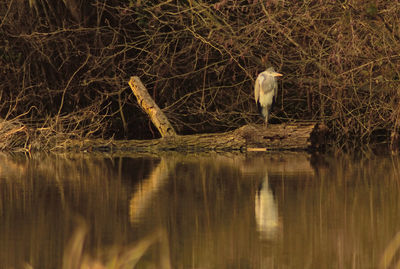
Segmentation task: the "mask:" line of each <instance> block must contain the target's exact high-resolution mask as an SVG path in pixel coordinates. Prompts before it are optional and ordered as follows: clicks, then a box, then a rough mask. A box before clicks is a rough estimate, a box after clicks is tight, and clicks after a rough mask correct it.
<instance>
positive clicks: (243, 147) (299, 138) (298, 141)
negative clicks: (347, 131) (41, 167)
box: [58, 123, 324, 153]
mask: <svg viewBox="0 0 400 269" xmlns="http://www.w3.org/2000/svg"><path fill="white" fill-rule="evenodd" d="M323 133H324V128H321V125H319V124H316V123H293V124H271V125H269V126H268V128H265V126H263V125H245V126H243V127H241V128H239V129H236V130H234V131H229V132H225V133H216V134H196V135H176V136H167V137H164V138H159V139H151V140H110V141H108V142H106V141H104V140H84V141H82V140H81V141H66V143H63V144H62V145H58V146H59V148H58V149H59V150H76V151H94V152H96V151H104V152H115V153H117V152H142V153H144V152H146V153H157V152H163V151H178V152H203V151H216V152H224V151H241V152H246V151H282V150H314V149H318V148H319V147H320V146H321V145H323V143H321V140H320V138H321V137H323V136H321V134H323Z"/></svg>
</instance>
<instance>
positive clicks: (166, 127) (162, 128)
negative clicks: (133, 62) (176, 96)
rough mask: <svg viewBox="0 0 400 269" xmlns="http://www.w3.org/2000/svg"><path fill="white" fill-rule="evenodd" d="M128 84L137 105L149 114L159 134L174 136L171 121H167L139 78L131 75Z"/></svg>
mask: <svg viewBox="0 0 400 269" xmlns="http://www.w3.org/2000/svg"><path fill="white" fill-rule="evenodd" d="M129 86H130V87H131V89H132V92H133V94H134V95H135V96H136V98H137V100H138V103H139V105H140V106H141V108H142V109H143V111H144V112H146V113H147V115H149V117H150V119H151V121H152V122H153V124H154V126H156V128H157V129H158V131H159V132H160V134H161V136H162V137H165V136H175V135H176V132H175V129H174V128H173V127H172V125H171V123H169V120H168V118H167V117H166V116H165V115H164V113H163V112H162V111H161V109H160V108H159V107H158V105H157V104H156V103H155V102H154V100H153V98H151V96H150V95H149V92H148V91H147V89H146V88H145V87H144V85H143V83H142V82H141V81H140V78H139V77H131V79H130V80H129Z"/></svg>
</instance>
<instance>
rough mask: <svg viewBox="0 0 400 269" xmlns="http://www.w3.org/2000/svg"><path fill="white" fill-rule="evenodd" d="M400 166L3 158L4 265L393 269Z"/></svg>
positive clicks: (249, 159)
mask: <svg viewBox="0 0 400 269" xmlns="http://www.w3.org/2000/svg"><path fill="white" fill-rule="evenodd" d="M399 169H400V160H399V158H398V157H392V156H388V157H371V158H368V159H361V160H356V161H354V160H352V159H351V158H349V157H337V158H334V157H329V156H328V157H327V156H319V157H313V158H311V157H310V156H309V155H307V154H302V153H290V154H283V153H282V154H274V155H268V154H265V153H264V154H250V155H247V156H246V155H230V154H228V155H216V154H207V155H206V154H205V155H201V156H199V155H165V156H163V157H143V156H130V157H109V156H99V155H75V156H65V157H63V156H46V155H34V156H31V158H28V157H26V156H24V155H16V156H8V155H0V217H1V221H0V268H30V267H29V266H32V267H33V268H62V266H63V260H64V268H73V265H71V264H69V265H68V262H69V263H71V261H76V262H77V263H78V264H82V263H85V262H86V263H92V264H93V263H95V262H97V263H98V264H99V263H103V264H105V263H106V262H107V261H110V260H113V261H115V260H118V259H119V260H120V261H121V260H124V259H125V260H130V262H131V264H136V267H135V268H378V267H379V266H381V268H394V267H393V266H395V265H396V263H398V262H399V259H398V257H399V253H397V252H398V250H399V249H400V242H399V241H400V235H397V233H398V232H399V231H400V195H399V191H400V186H399V185H400V184H399V182H400V181H399V180H400V176H399V171H400V170H399ZM396 235H397V237H396ZM73 242H75V243H76V244H75V245H73V244H72V243H73ZM83 242H84V245H83V249H82V250H80V249H79V246H81V245H82V243H83ZM82 257H84V259H85V260H84V259H83V258H82ZM88 257H90V259H91V261H90V262H89V261H88V259H89V258H88ZM126 257H130V258H128V259H126ZM81 258H82V259H81ZM385 259H386V263H385ZM108 268H115V267H108Z"/></svg>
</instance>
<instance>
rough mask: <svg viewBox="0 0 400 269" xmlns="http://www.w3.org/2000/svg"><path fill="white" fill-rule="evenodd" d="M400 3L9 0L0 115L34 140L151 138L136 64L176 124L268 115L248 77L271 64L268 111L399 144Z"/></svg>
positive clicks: (337, 137)
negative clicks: (274, 90) (134, 83)
mask: <svg viewBox="0 0 400 269" xmlns="http://www.w3.org/2000/svg"><path fill="white" fill-rule="evenodd" d="M399 11H400V5H399V4H398V3H397V2H396V1H380V0H375V1H344V2H343V1H328V2H326V1H300V2H299V1H279V0H271V1H258V0H253V1H251V0H222V1H213V2H207V1H200V0H192V1H187V2H186V1H176V0H174V1H173V0H168V1H140V0H136V1H134V0H129V1H91V0H66V1H58V2H57V1H56V2H54V1H48V0H32V1H3V2H2V3H0V15H1V16H0V17H1V20H0V29H1V31H0V36H1V38H0V81H1V84H0V87H1V88H0V89H1V95H0V100H1V102H0V116H1V118H3V119H5V120H15V119H18V121H19V122H20V123H22V124H23V125H24V126H26V128H29V129H33V130H34V132H31V133H30V135H31V137H30V139H31V140H30V141H50V140H51V139H53V141H55V140H54V137H58V138H57V139H56V140H57V141H60V139H61V140H62V139H66V138H94V137H96V138H98V137H100V138H112V137H113V138H151V137H157V135H158V134H157V132H156V130H155V129H154V127H152V126H151V124H150V122H149V119H148V118H147V117H146V116H145V115H144V114H143V112H141V110H140V108H139V106H138V105H137V103H136V99H135V98H134V97H133V95H132V93H131V91H130V89H129V86H128V81H129V78H130V76H132V75H137V76H139V77H140V78H141V79H142V81H143V82H144V84H145V85H146V88H147V89H149V90H150V94H151V95H152V97H153V99H154V100H155V101H156V103H157V104H158V105H159V106H160V107H161V108H162V109H163V111H164V112H165V113H166V114H167V116H168V118H169V119H170V121H171V123H172V124H173V125H174V127H175V129H176V130H177V131H178V132H179V133H181V134H187V133H195V132H217V131H225V130H228V129H234V128H237V127H239V126H242V125H243V124H246V123H253V122H258V123H260V122H261V121H262V120H261V119H260V118H259V116H258V115H257V113H256V108H255V105H254V100H253V93H252V85H253V81H254V78H255V77H256V74H257V73H259V72H260V71H262V70H263V69H265V68H266V67H267V66H268V65H274V66H275V67H276V69H278V70H279V71H280V72H281V73H283V74H284V77H283V79H282V81H281V82H280V85H279V97H278V104H277V106H276V107H275V109H274V111H273V114H274V117H273V119H272V121H275V122H286V121H292V120H298V119H301V120H318V121H322V122H324V123H325V124H326V125H327V126H329V127H330V130H331V131H332V134H333V141H335V142H336V143H337V144H342V143H344V142H345V141H349V140H356V141H362V142H371V141H381V140H391V142H392V144H393V146H397V145H398V143H399V142H398V140H399V128H400V121H399V114H400V105H399V104H400V102H399V101H400V98H399V97H400V92H399V89H400V87H399V85H400V83H399V81H400V26H399V25H400V15H399V14H400V12H399ZM32 143H33V142H32ZM38 145H39V146H38V147H39V148H40V147H42V148H43V143H39V144H38ZM44 145H47V146H46V147H49V148H51V147H52V146H53V145H54V143H47V144H46V143H44Z"/></svg>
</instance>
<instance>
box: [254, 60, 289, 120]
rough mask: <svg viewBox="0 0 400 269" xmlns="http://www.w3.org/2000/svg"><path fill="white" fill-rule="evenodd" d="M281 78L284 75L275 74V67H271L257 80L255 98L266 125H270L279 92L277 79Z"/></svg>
mask: <svg viewBox="0 0 400 269" xmlns="http://www.w3.org/2000/svg"><path fill="white" fill-rule="evenodd" d="M280 76H282V74H279V73H277V72H275V69H274V68H273V67H269V68H268V69H267V70H265V71H264V72H261V73H260V74H259V75H258V77H257V79H256V84H255V86H254V98H255V99H256V104H257V108H258V110H259V111H260V113H261V115H262V116H263V117H264V120H265V125H268V119H269V113H270V112H271V107H272V105H273V103H274V102H275V99H276V95H277V91H278V83H277V82H276V77H280Z"/></svg>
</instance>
